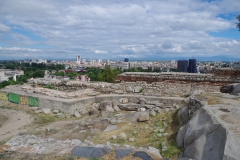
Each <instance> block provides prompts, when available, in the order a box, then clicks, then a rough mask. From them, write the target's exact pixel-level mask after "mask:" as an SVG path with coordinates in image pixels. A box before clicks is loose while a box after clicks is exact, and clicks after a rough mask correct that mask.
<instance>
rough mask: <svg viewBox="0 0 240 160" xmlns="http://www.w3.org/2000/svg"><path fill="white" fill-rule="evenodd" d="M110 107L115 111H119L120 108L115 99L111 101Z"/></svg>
mask: <svg viewBox="0 0 240 160" xmlns="http://www.w3.org/2000/svg"><path fill="white" fill-rule="evenodd" d="M112 107H113V109H114V110H115V111H117V112H120V111H121V109H120V108H119V107H118V106H117V102H116V101H112Z"/></svg>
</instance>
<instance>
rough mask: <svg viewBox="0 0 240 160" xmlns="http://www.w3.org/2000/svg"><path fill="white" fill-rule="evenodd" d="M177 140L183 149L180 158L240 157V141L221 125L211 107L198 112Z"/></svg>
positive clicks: (209, 159) (199, 159)
mask: <svg viewBox="0 0 240 160" xmlns="http://www.w3.org/2000/svg"><path fill="white" fill-rule="evenodd" d="M176 140H177V145H178V146H179V147H181V148H183V152H182V153H181V154H180V155H181V157H179V158H190V159H197V160H212V159H214V160H215V159H216V160H222V159H224V160H228V159H229V160H230V159H231V160H237V159H239V157H240V152H239V150H240V141H239V139H238V138H237V137H236V136H235V135H234V134H233V133H232V132H231V131H230V130H228V128H226V127H225V126H223V124H221V123H220V121H219V120H218V118H217V116H216V115H215V113H214V112H213V111H212V110H211V108H210V106H203V107H201V108H200V109H199V110H197V111H196V112H195V113H194V114H193V115H192V117H191V119H190V120H189V122H188V123H187V124H186V125H185V126H183V127H181V128H180V130H179V132H178V135H177V139H176Z"/></svg>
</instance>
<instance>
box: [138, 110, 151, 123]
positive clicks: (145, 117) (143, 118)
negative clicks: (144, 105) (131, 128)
mask: <svg viewBox="0 0 240 160" xmlns="http://www.w3.org/2000/svg"><path fill="white" fill-rule="evenodd" d="M148 120H149V112H148V111H144V112H139V117H138V121H139V122H144V121H148Z"/></svg>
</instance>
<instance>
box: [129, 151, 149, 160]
mask: <svg viewBox="0 0 240 160" xmlns="http://www.w3.org/2000/svg"><path fill="white" fill-rule="evenodd" d="M133 157H137V158H140V159H142V160H153V159H152V157H151V156H149V155H148V154H147V153H146V152H144V151H137V152H135V153H134V154H133Z"/></svg>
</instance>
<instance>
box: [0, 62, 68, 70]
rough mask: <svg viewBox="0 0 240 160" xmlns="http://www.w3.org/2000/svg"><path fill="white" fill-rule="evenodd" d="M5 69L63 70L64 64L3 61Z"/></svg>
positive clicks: (2, 65) (2, 64)
mask: <svg viewBox="0 0 240 160" xmlns="http://www.w3.org/2000/svg"><path fill="white" fill-rule="evenodd" d="M0 66H1V67H2V68H5V69H22V70H24V69H25V70H26V69H27V70H37V69H40V70H63V69H65V65H64V64H53V63H52V64H49V65H47V64H45V63H31V64H30V63H19V62H3V63H1V64H0Z"/></svg>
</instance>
